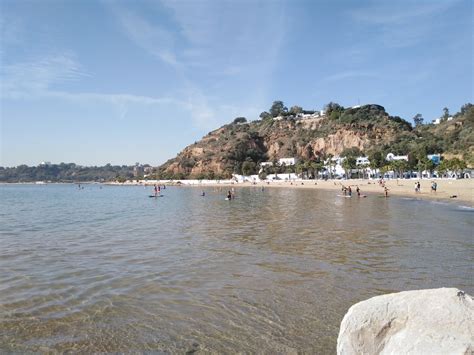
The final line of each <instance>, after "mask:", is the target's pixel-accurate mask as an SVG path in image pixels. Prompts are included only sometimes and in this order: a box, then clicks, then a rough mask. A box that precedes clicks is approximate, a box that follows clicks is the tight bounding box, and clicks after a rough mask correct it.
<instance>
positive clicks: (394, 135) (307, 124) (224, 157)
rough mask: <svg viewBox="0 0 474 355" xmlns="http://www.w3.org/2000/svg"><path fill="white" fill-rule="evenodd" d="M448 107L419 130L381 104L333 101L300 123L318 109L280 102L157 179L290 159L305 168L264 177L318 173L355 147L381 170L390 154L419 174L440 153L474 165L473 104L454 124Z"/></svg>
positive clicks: (202, 145)
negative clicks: (404, 158)
mask: <svg viewBox="0 0 474 355" xmlns="http://www.w3.org/2000/svg"><path fill="white" fill-rule="evenodd" d="M446 110H447V109H445V110H444V116H443V117H444V118H443V122H441V123H440V124H439V125H434V124H427V125H423V124H421V122H422V117H421V115H419V116H420V121H419V124H418V125H417V126H416V127H415V128H413V127H412V125H411V124H410V123H409V122H407V121H406V120H404V119H402V118H400V117H398V116H390V115H389V114H388V113H387V112H386V111H385V109H384V108H383V107H382V106H380V105H364V106H362V107H354V108H347V109H346V108H344V107H342V106H341V105H339V104H337V103H329V104H328V105H327V106H326V107H325V111H326V112H325V115H324V116H318V115H317V114H315V115H314V116H311V117H309V118H308V117H306V118H305V119H300V117H299V116H298V115H300V114H301V113H306V112H309V113H314V111H304V110H303V109H302V108H301V107H299V106H293V107H291V108H290V110H288V109H287V107H286V106H285V105H284V103H283V102H282V101H275V102H274V103H273V104H272V106H271V108H270V109H269V112H262V113H261V114H260V118H261V120H257V121H253V122H246V120H245V119H244V118H242V117H238V118H237V119H236V120H234V122H233V123H231V124H227V125H224V126H223V127H221V128H219V129H217V130H215V131H212V132H210V133H209V134H207V135H206V136H205V137H204V138H203V139H202V140H201V141H199V142H196V143H194V144H192V145H190V146H188V147H186V148H185V149H184V150H183V151H182V152H181V153H179V154H178V156H177V157H176V158H174V159H170V160H169V161H167V162H166V163H165V164H163V165H162V166H161V167H160V168H159V169H158V172H157V174H156V177H159V178H167V179H170V178H186V177H189V178H211V177H212V178H228V177H230V176H231V175H232V173H238V174H245V175H248V174H255V173H257V172H258V170H259V169H258V166H259V163H261V162H263V161H275V160H277V159H279V158H284V157H295V158H298V160H299V161H300V166H299V167H278V168H277V167H274V168H273V169H272V168H268V167H267V168H265V169H264V171H263V172H262V173H263V174H267V173H272V172H275V171H276V170H279V172H284V171H286V172H290V171H291V172H293V171H295V170H297V168H298V169H300V170H306V171H308V167H310V166H311V164H313V166H312V169H309V170H312V171H313V172H314V171H315V170H316V168H315V164H316V165H317V164H321V161H322V160H324V159H326V158H327V157H329V156H334V155H343V153H344V152H346V153H347V150H348V149H350V148H354V149H357V151H358V154H360V155H368V156H369V158H371V161H374V164H376V165H379V166H377V167H381V166H382V165H384V164H385V161H384V157H385V156H386V155H387V154H388V153H390V152H391V153H394V154H403V155H409V160H410V161H409V164H408V167H411V168H413V169H415V168H417V167H419V166H422V165H423V164H425V165H426V164H428V163H426V162H425V161H424V160H425V158H426V155H427V154H435V153H440V154H445V155H447V156H449V157H451V156H456V157H459V158H460V159H462V160H464V161H465V162H466V163H467V164H468V165H474V160H473V156H474V154H473V153H474V151H473V150H474V143H473V137H474V131H473V115H474V109H473V106H472V105H471V104H466V105H464V106H463V107H462V108H461V110H460V112H458V113H457V114H455V115H454V117H453V119H452V120H449V121H448V117H449V116H447V115H446V114H447V111H446ZM346 155H347V154H346ZM347 156H349V155H347ZM353 156H355V155H354V154H352V155H350V157H353ZM352 160H353V159H349V160H348V161H349V162H352ZM377 162H378V163H377ZM347 164H349V163H347ZM305 167H306V168H305ZM347 168H348V169H349V168H350V166H348V167H347ZM397 168H403V169H405V167H397Z"/></svg>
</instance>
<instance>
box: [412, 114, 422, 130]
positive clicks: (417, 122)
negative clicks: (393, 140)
mask: <svg viewBox="0 0 474 355" xmlns="http://www.w3.org/2000/svg"><path fill="white" fill-rule="evenodd" d="M413 122H415V127H418V126H420V125H422V124H423V116H422V115H421V113H417V114H416V115H415V116H414V117H413Z"/></svg>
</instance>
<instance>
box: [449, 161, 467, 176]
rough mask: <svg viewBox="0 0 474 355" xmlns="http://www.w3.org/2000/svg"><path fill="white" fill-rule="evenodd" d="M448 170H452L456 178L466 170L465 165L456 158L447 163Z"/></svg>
mask: <svg viewBox="0 0 474 355" xmlns="http://www.w3.org/2000/svg"><path fill="white" fill-rule="evenodd" d="M448 166H449V170H452V171H454V172H455V173H456V177H457V176H459V175H460V174H461V172H462V171H463V170H464V169H466V163H465V162H464V161H462V160H461V159H458V158H453V159H451V160H450V161H449V162H448Z"/></svg>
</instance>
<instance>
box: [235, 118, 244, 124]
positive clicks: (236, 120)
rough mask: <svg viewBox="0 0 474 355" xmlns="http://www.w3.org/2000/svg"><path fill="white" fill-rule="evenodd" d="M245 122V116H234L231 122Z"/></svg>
mask: <svg viewBox="0 0 474 355" xmlns="http://www.w3.org/2000/svg"><path fill="white" fill-rule="evenodd" d="M245 122H247V119H246V118H245V117H236V118H235V119H234V122H233V123H234V124H239V123H245Z"/></svg>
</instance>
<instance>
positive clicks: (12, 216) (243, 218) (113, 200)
mask: <svg viewBox="0 0 474 355" xmlns="http://www.w3.org/2000/svg"><path fill="white" fill-rule="evenodd" d="M236 192H237V199H236V200H234V201H224V195H225V191H224V190H223V191H220V192H219V191H217V190H216V189H211V188H208V189H207V190H206V197H201V196H199V193H200V190H197V189H192V188H185V187H183V188H168V189H166V190H164V193H165V197H163V198H160V199H150V198H147V195H148V194H149V191H147V190H145V189H144V188H143V187H107V186H106V187H104V188H102V189H99V187H98V186H95V185H94V186H86V189H85V190H78V189H77V188H75V187H74V186H71V185H63V186H61V185H46V186H0V201H1V205H0V218H1V226H0V231H1V234H0V242H1V249H0V350H1V351H2V352H11V351H18V352H25V351H51V350H53V351H54V350H56V351H67V350H72V351H82V352H101V351H103V352H120V351H123V352H133V351H147V350H155V351H164V352H180V353H181V352H185V351H203V352H209V351H215V352H224V351H227V352H228V351H230V350H232V351H244V352H261V351H265V352H279V353H292V352H308V353H333V352H334V350H335V343H336V337H337V333H338V327H339V323H340V321H341V319H342V317H343V315H344V314H345V312H346V310H347V308H348V307H349V306H350V305H352V304H353V303H355V302H357V301H360V300H362V299H366V298H368V297H371V296H374V295H378V294H382V293H387V292H394V291H400V290H407V289H421V288H432V287H442V286H446V287H448V286H449V287H451V286H452V287H458V288H461V289H464V290H466V291H468V292H470V293H472V292H473V290H474V285H473V282H472V279H473V278H472V276H473V275H472V264H473V255H474V253H473V249H474V247H473V243H472V240H473V239H472V230H473V218H472V214H473V211H472V210H469V209H464V210H463V209H461V208H458V207H454V206H451V205H438V204H434V203H428V202H420V201H413V200H404V199H397V198H390V199H384V198H378V197H376V196H369V197H368V198H365V199H358V198H356V197H354V198H352V199H349V198H341V197H338V196H335V194H334V192H324V191H312V190H293V189H283V188H275V189H270V188H267V189H266V190H265V191H261V190H260V189H258V188H241V189H236Z"/></svg>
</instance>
